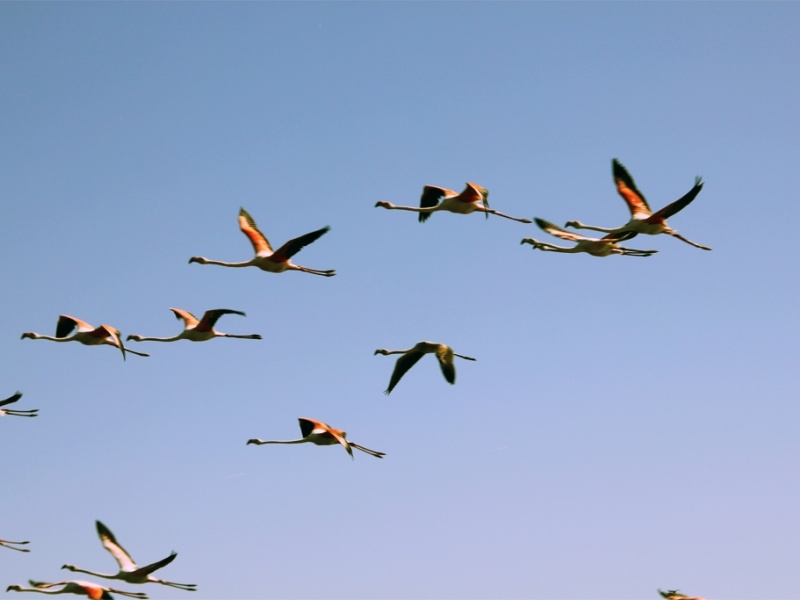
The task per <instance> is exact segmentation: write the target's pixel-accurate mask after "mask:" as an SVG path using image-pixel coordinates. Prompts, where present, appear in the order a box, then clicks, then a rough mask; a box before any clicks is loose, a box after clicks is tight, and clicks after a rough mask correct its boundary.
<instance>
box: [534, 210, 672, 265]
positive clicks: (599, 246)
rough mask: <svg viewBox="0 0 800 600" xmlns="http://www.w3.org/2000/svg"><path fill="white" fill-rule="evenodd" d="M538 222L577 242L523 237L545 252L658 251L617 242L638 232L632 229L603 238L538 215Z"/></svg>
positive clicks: (643, 253)
mask: <svg viewBox="0 0 800 600" xmlns="http://www.w3.org/2000/svg"><path fill="white" fill-rule="evenodd" d="M534 220H535V221H536V224H537V225H538V226H539V227H540V228H541V229H542V230H543V231H545V232H547V233H549V234H550V235H552V236H555V237H558V238H561V239H562V240H569V241H570V242H577V243H576V245H575V246H572V247H571V248H566V247H564V246H556V245H555V244H549V243H547V242H540V241H539V240H535V239H533V238H523V240H522V241H521V242H520V244H530V245H531V246H533V249H534V250H537V249H538V250H542V251H543V252H569V253H575V252H586V253H588V254H591V255H592V256H610V255H611V254H622V255H624V256H650V255H652V254H655V253H656V252H658V250H633V249H632V248H623V247H622V246H620V245H619V244H618V243H617V242H620V241H622V240H626V239H628V238H632V237H634V236H635V235H636V234H635V233H632V232H630V231H623V232H620V233H609V234H608V235H606V236H605V237H602V238H593V237H587V236H585V235H581V234H580V233H575V232H574V231H567V230H566V229H561V227H558V226H556V225H553V224H552V223H551V222H550V221H545V220H544V219H540V218H539V217H536V218H535V219H534Z"/></svg>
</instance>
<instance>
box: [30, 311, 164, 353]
mask: <svg viewBox="0 0 800 600" xmlns="http://www.w3.org/2000/svg"><path fill="white" fill-rule="evenodd" d="M76 329H77V331H75V330H76ZM73 331H75V333H74V334H72V335H70V333H72V332H73ZM25 338H30V339H32V340H50V341H51V342H80V343H81V344H86V345H87V346H101V345H103V344H108V345H109V346H114V347H115V348H118V349H119V351H120V352H122V359H123V360H125V353H126V352H130V353H131V354H136V355H138V356H150V355H149V354H144V353H143V352H136V351H135V350H128V349H127V348H126V347H125V346H123V345H122V338H121V337H120V333H119V330H118V329H115V328H114V327H111V326H110V325H100V327H94V326H93V325H89V323H87V322H86V321H81V320H80V319H76V318H75V317H70V316H69V315H59V317H58V324H57V325H56V337H51V336H49V335H41V334H38V333H33V332H32V331H27V332H25V333H23V334H22V337H21V338H20V339H25Z"/></svg>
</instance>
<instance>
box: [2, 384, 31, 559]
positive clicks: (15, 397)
mask: <svg viewBox="0 0 800 600" xmlns="http://www.w3.org/2000/svg"><path fill="white" fill-rule="evenodd" d="M20 398H22V392H17V393H16V394H14V395H13V396H11V397H10V398H6V399H5V400H0V417H2V416H3V415H11V416H14V417H35V416H37V414H36V413H37V412H39V409H38V408H34V409H31V410H11V409H10V408H3V406H6V405H8V404H13V403H14V402H16V401H17V400H19V399H20ZM10 543H12V544H21V543H23V542H10ZM24 543H26V544H27V543H28V542H24ZM2 544H3V540H0V546H1V545H2ZM17 549H18V548H14V550H17ZM25 552H27V550H26V551H25Z"/></svg>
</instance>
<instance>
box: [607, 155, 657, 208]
mask: <svg viewBox="0 0 800 600" xmlns="http://www.w3.org/2000/svg"><path fill="white" fill-rule="evenodd" d="M612 171H613V173H614V183H615V184H616V186H617V192H619V195H620V196H622V199H623V200H625V203H626V204H627V205H628V209H629V210H630V211H631V215H633V216H636V215H639V216H650V215H651V214H652V212H653V211H652V210H650V207H649V206H648V205H647V200H645V198H644V195H643V194H642V193H641V192H640V191H639V190H638V189H637V188H636V183H634V181H633V177H631V174H630V173H628V170H627V169H626V168H625V167H623V166H622V163H620V162H619V161H618V160H617V159H616V158H615V159H614V160H613V161H612Z"/></svg>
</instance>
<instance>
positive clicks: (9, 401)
mask: <svg viewBox="0 0 800 600" xmlns="http://www.w3.org/2000/svg"><path fill="white" fill-rule="evenodd" d="M20 398H22V392H17V393H16V394H14V395H13V396H11V397H10V398H6V399H5V400H0V406H5V405H6V404H13V403H14V402H16V401H17V400H19V399H20ZM0 541H3V540H0ZM12 543H13V544H17V543H19V542H12Z"/></svg>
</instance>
